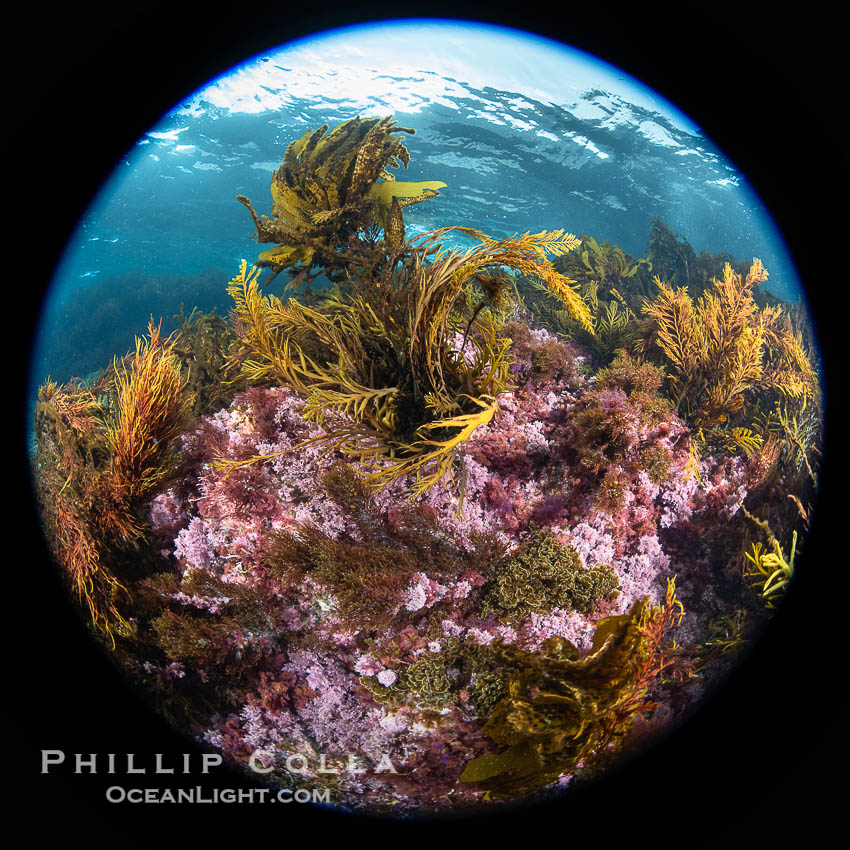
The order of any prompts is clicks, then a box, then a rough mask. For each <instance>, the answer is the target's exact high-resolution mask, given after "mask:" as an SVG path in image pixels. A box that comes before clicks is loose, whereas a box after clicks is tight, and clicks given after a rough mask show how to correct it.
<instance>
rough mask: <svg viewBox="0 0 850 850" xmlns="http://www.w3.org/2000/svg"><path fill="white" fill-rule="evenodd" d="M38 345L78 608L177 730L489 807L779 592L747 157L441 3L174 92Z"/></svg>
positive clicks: (810, 398) (802, 527)
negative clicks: (435, 12) (431, 11)
mask: <svg viewBox="0 0 850 850" xmlns="http://www.w3.org/2000/svg"><path fill="white" fill-rule="evenodd" d="M506 57H510V61H506ZM30 375H31V380H30V405H31V408H30V418H29V421H30V428H31V433H30V452H31V457H30V461H31V468H32V480H33V484H34V490H35V494H36V497H37V500H38V505H39V508H40V512H41V520H42V524H43V531H44V536H45V539H46V541H47V544H48V546H49V548H50V550H51V552H52V554H53V556H54V559H55V562H56V565H57V568H58V570H59V572H60V574H61V575H62V577H63V580H64V582H65V583H66V584H67V587H68V588H69V590H70V593H71V595H72V597H73V598H74V599H75V601H76V604H78V606H79V608H80V610H81V611H82V615H83V616H84V618H85V620H86V622H87V624H88V627H89V629H90V631H91V632H92V634H93V635H95V636H96V638H97V640H98V641H99V642H100V643H101V644H102V645H103V647H104V648H105V650H106V652H107V653H108V654H109V655H110V656H111V657H112V658H113V659H114V660H115V662H116V663H117V665H118V666H119V667H120V668H121V669H122V670H123V671H124V672H125V674H126V676H127V678H128V680H129V681H131V682H132V683H133V684H134V685H136V686H137V687H138V688H140V689H141V690H142V691H143V692H144V693H145V694H146V696H147V698H148V700H149V701H150V703H151V704H152V705H153V706H154V707H155V709H156V710H157V711H158V712H159V713H160V714H161V715H162V716H163V717H164V718H166V719H167V720H168V722H169V723H171V724H172V725H173V726H174V727H175V728H176V729H178V730H180V731H181V732H183V733H185V735H186V736H187V739H191V740H194V741H196V742H197V743H198V744H200V745H202V746H203V747H204V748H206V749H207V750H211V751H213V752H215V753H218V754H220V755H221V756H222V758H223V760H224V762H225V763H226V764H228V765H230V766H232V767H234V768H235V769H237V770H240V771H242V772H243V773H244V775H245V776H248V777H252V778H254V779H255V780H256V781H257V782H262V783H265V786H266V787H271V788H275V789H279V790H280V789H283V790H286V789H295V788H297V789H298V792H299V793H302V792H303V793H304V794H307V795H308V796H309V799H310V800H311V801H313V802H318V803H322V804H325V805H330V806H333V807H335V808H338V809H341V810H347V811H353V812H363V813H368V814H382V815H387V816H402V817H408V816H420V815H428V816H433V815H449V814H455V813H458V812H461V813H468V812H472V813H481V812H488V811H499V810H501V809H504V808H505V806H507V805H510V804H515V803H518V802H526V801H533V800H540V799H548V798H551V797H553V796H556V795H562V794H569V793H570V792H571V791H572V790H573V789H575V788H580V787H583V786H584V785H585V784H587V783H589V782H592V781H593V780H594V779H595V778H596V777H600V776H603V775H605V774H606V773H607V772H608V771H610V770H611V769H612V768H613V767H614V766H616V765H617V764H619V763H621V762H622V761H623V760H624V759H626V758H628V757H629V756H631V755H633V754H635V753H638V752H640V751H642V750H643V749H644V748H645V747H647V746H650V745H652V743H653V742H656V741H658V740H660V738H661V737H662V736H663V735H665V734H666V733H667V732H669V731H671V730H673V729H674V728H676V727H677V726H678V725H679V724H680V723H681V722H682V721H683V720H685V719H686V718H688V717H689V716H690V715H691V713H692V712H693V711H694V709H695V708H697V707H699V706H700V704H701V703H702V702H703V701H704V700H705V699H706V697H707V695H709V694H710V693H712V691H713V689H714V686H715V685H716V684H717V683H718V682H720V681H721V680H722V679H723V678H724V677H725V676H726V675H727V674H728V673H729V672H730V671H732V670H734V668H735V666H736V664H737V663H738V662H739V661H740V660H741V658H742V657H743V656H744V654H745V653H746V651H747V649H748V648H749V647H750V646H752V645H754V644H755V643H756V642H757V641H758V637H759V634H760V632H761V631H762V629H763V628H764V627H765V626H766V624H768V623H769V621H770V618H771V617H772V616H773V614H774V612H776V611H777V610H779V609H781V607H782V604H783V599H784V597H785V595H786V593H788V592H789V591H793V585H794V571H795V563H796V562H797V561H798V560H799V558H800V557H801V553H802V552H803V551H804V550H805V547H806V542H807V532H808V529H809V526H810V523H811V518H812V510H813V504H814V502H815V497H816V494H817V481H818V475H819V463H820V458H821V451H820V449H821V444H822V434H823V399H822V387H821V380H820V358H819V353H818V344H817V338H816V335H815V332H814V329H813V326H812V322H811V318H810V315H809V312H808V308H807V305H806V300H805V297H804V293H803V289H802V286H801V283H800V281H799V279H798V277H797V273H796V271H795V268H794V265H793V262H792V260H791V257H790V255H789V253H788V251H787V249H786V247H785V244H784V241H783V238H782V236H781V234H780V233H779V231H778V230H777V228H776V226H775V224H774V223H773V221H772V219H771V217H770V215H769V213H768V212H767V210H766V209H765V208H764V206H763V205H762V203H761V201H760V200H759V198H758V197H757V196H756V194H755V193H754V192H753V191H752V190H751V189H750V187H749V184H748V182H747V179H746V176H745V175H744V174H741V173H740V172H739V171H738V170H736V168H735V166H734V165H733V164H732V163H731V162H730V161H729V160H728V159H727V158H726V157H725V156H724V154H723V153H722V152H721V151H720V150H719V149H718V148H716V147H715V146H714V144H713V143H712V142H711V140H710V139H708V138H707V137H706V136H705V135H704V134H703V132H702V131H701V129H700V128H699V127H698V126H696V125H695V124H694V123H693V122H692V121H691V120H690V119H689V118H688V117H687V116H685V115H684V114H682V113H681V112H680V111H678V110H677V109H676V108H675V107H674V106H673V105H672V104H670V103H669V102H667V101H666V100H665V99H664V98H662V97H661V96H660V95H658V94H657V93H655V92H653V91H652V90H650V89H648V88H647V87H646V86H644V85H643V84H642V83H640V82H639V81H637V80H635V79H633V78H631V77H630V76H629V75H627V74H626V73H625V72H623V71H621V70H619V69H617V68H614V67H612V66H610V65H607V64H606V63H604V62H602V61H601V60H598V59H596V58H594V57H592V56H590V55H588V54H586V53H583V52H580V51H578V50H574V49H572V48H569V47H567V46H565V45H563V44H560V43H558V42H554V41H550V40H547V39H545V38H542V37H539V36H533V35H530V34H528V33H524V32H521V31H518V30H512V29H506V28H501V27H496V26H490V25H483V24H476V23H472V22H457V21H443V20H410V21H404V22H402V21H388V22H383V23H375V24H369V25H362V26H356V27H349V28H345V29H337V30H332V31H328V32H325V33H321V34H318V35H315V36H312V37H309V38H304V39H302V40H299V41H295V42H291V43H289V44H287V45H285V46H283V47H281V48H279V49H277V50H273V51H270V52H267V53H264V54H261V55H258V56H256V57H254V58H253V59H251V60H250V61H247V62H245V63H244V64H242V65H240V66H238V67H235V68H233V69H232V70H230V71H228V72H227V73H225V74H223V75H222V76H220V77H218V78H217V79H215V80H213V81H212V82H210V83H208V84H207V85H205V86H203V87H202V88H200V89H199V90H198V91H196V92H194V93H193V94H192V95H191V96H189V97H187V98H186V99H185V100H183V101H182V102H180V103H178V104H177V105H176V106H175V107H174V108H173V109H172V110H171V111H170V112H169V113H168V114H166V115H165V116H164V117H163V118H162V119H161V120H160V121H159V123H158V124H156V126H153V127H151V128H150V129H149V131H148V132H147V133H145V134H144V135H143V136H142V137H141V138H140V139H138V141H137V143H136V144H135V145H134V147H133V148H132V150H130V151H129V152H128V153H127V154H126V156H125V157H124V159H123V160H122V162H121V163H120V164H119V165H118V166H117V167H116V169H115V171H114V173H113V174H112V176H111V177H110V178H109V180H108V181H107V182H106V183H105V184H104V186H103V188H102V189H101V191H100V193H99V194H98V195H97V197H96V198H95V199H94V201H93V202H92V204H91V206H90V207H89V209H88V210H87V212H86V214H85V216H84V218H83V219H82V220H81V221H80V223H79V226H78V228H77V230H76V231H75V233H74V235H73V237H72V239H71V240H70V242H69V243H68V245H67V248H66V250H65V252H64V255H63V257H62V260H61V263H60V264H59V266H58V267H57V269H56V272H55V275H54V279H53V282H52V285H51V288H50V290H49V292H48V294H47V298H46V300H45V303H44V305H43V309H42V315H41V320H40V325H39V332H38V336H37V340H36V345H35V348H34V350H33V354H32V361H31V364H30Z"/></svg>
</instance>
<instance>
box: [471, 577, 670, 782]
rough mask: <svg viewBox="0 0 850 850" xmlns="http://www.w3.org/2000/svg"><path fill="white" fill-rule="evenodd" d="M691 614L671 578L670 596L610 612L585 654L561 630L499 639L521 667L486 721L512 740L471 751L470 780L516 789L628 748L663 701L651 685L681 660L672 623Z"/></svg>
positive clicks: (489, 729)
mask: <svg viewBox="0 0 850 850" xmlns="http://www.w3.org/2000/svg"><path fill="white" fill-rule="evenodd" d="M682 616H683V611H682V606H681V604H680V603H679V602H678V600H677V599H676V594H675V585H674V583H673V581H672V580H671V581H670V582H669V583H668V588H667V596H666V598H665V600H664V601H663V602H662V603H661V605H659V606H650V604H649V601H648V600H647V599H643V600H640V601H638V602H636V603H635V604H634V606H633V607H632V610H631V611H630V612H629V614H626V615H622V616H614V617H606V618H605V619H603V620H600V621H599V623H598V624H597V626H596V631H595V633H594V636H593V645H592V647H591V649H590V651H589V652H588V653H587V654H586V655H585V656H583V657H580V655H579V652H578V650H577V649H576V648H575V647H574V646H573V645H572V644H571V643H570V642H569V641H567V640H565V639H563V638H557V637H556V638H550V639H549V640H548V641H547V643H546V644H545V645H544V648H543V650H542V651H541V652H533V653H532V652H524V651H523V650H520V649H517V648H516V647H514V646H511V645H507V646H505V645H501V644H499V643H498V642H497V643H495V644H494V649H495V652H496V653H497V654H498V655H499V656H500V657H501V658H502V660H503V662H504V663H506V664H507V665H508V666H509V667H510V668H513V669H515V670H516V671H518V672H514V673H512V674H511V675H510V678H509V680H508V684H507V695H506V696H504V697H503V698H502V699H500V700H499V701H498V702H497V703H496V705H495V707H494V709H493V712H492V714H491V715H490V717H489V718H488V720H487V722H486V723H485V725H484V731H485V733H486V734H487V735H488V736H489V737H490V738H491V739H492V740H493V741H494V742H495V743H496V744H497V745H499V746H500V747H502V748H503V749H502V750H501V752H499V753H496V754H492V755H489V754H488V755H483V756H479V757H478V758H475V759H473V760H472V761H470V762H469V763H468V764H467V766H466V769H465V770H464V772H463V774H462V776H461V780H462V781H464V782H477V783H479V785H480V787H481V788H483V789H485V790H487V791H489V792H490V793H491V794H492V795H493V796H496V797H501V798H510V797H515V796H518V795H522V794H525V793H528V792H531V791H536V790H539V789H541V788H543V787H544V786H546V785H548V784H550V783H552V782H554V781H556V780H557V779H558V778H559V777H560V776H561V775H562V774H565V773H569V772H570V771H574V770H575V769H576V768H577V767H578V766H581V767H582V768H583V769H587V768H592V767H593V764H594V762H595V761H597V760H599V759H601V758H604V757H606V756H607V755H609V754H610V752H611V751H614V750H616V749H618V748H619V747H620V746H621V745H622V743H623V741H624V739H625V736H626V735H627V733H628V732H629V730H630V728H631V725H632V721H633V720H634V717H635V716H636V715H637V714H638V713H639V712H646V713H649V712H651V711H653V710H654V708H655V707H656V704H655V703H654V702H653V701H652V698H651V688H652V687H653V685H654V684H656V683H657V682H658V681H659V680H660V678H661V676H662V674H663V673H664V671H665V670H666V669H667V668H668V667H669V666H670V664H671V663H672V660H673V653H674V651H675V644H674V643H673V642H672V641H671V638H670V635H669V633H670V631H671V629H673V628H675V627H676V626H678V624H679V623H680V622H681V619H682Z"/></svg>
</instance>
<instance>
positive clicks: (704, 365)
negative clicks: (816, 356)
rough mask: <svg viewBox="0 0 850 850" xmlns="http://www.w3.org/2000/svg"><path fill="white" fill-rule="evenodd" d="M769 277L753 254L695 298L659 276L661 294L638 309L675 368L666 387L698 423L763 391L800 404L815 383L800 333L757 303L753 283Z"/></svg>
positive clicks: (719, 418) (714, 421)
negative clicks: (746, 264)
mask: <svg viewBox="0 0 850 850" xmlns="http://www.w3.org/2000/svg"><path fill="white" fill-rule="evenodd" d="M766 279H767V272H766V271H765V270H764V268H763V266H762V264H761V262H760V261H759V260H758V259H754V260H753V264H752V266H751V267H750V270H749V272H748V273H747V275H746V277H744V276H742V275H739V274H738V273H736V272H735V271H734V270H733V269H732V267H731V266H730V265H729V264H728V263H727V264H726V265H725V266H724V270H723V277H722V278H721V279H715V280H714V281H713V286H712V289H711V290H708V291H706V292H705V294H704V295H702V296H701V297H700V298H699V299H698V300H697V302H696V303H695V302H694V301H693V299H692V298H691V297H690V295H688V292H687V288H686V287H680V288H677V289H673V288H672V287H670V286H668V285H667V284H665V283H663V282H662V281H661V280H660V279H658V278H656V284H657V287H658V294H657V295H656V297H655V298H654V299H652V300H647V301H646V302H645V304H644V307H643V310H644V313H646V314H647V315H648V316H649V317H650V318H652V319H653V320H654V341H655V344H656V345H657V346H658V348H660V349H661V352H662V353H663V354H664V357H665V359H666V362H667V364H668V365H669V367H670V368H671V369H672V374H671V376H670V392H671V395H672V397H673V399H674V401H675V403H676V406H677V408H678V410H679V411H680V412H681V413H682V414H683V415H685V416H687V417H688V419H689V420H690V421H691V422H692V423H693V424H694V425H696V426H698V427H700V426H708V427H710V426H716V425H722V424H725V423H727V422H728V420H729V417H730V416H731V415H732V414H735V413H737V412H739V411H742V410H743V408H744V407H745V404H746V403H747V401H752V397H753V396H754V395H755V394H757V393H760V392H762V391H764V390H775V391H776V392H778V393H779V394H781V395H782V396H785V397H790V398H793V399H797V400H799V401H800V402H801V403H805V401H806V400H807V399H811V398H813V397H814V396H816V395H817V392H818V390H817V381H816V376H815V373H814V370H813V369H812V367H811V364H810V361H809V356H808V353H807V352H806V351H805V350H804V349H803V347H802V343H801V341H800V338H799V337H798V336H796V335H795V334H793V333H790V332H789V331H788V329H787V328H786V327H784V326H783V325H782V323H781V322H780V316H781V314H782V311H781V309H780V308H778V307H765V308H762V309H759V308H758V307H757V306H756V304H755V301H754V300H753V288H754V287H755V286H756V285H757V284H758V283H761V282H763V281H764V280H766Z"/></svg>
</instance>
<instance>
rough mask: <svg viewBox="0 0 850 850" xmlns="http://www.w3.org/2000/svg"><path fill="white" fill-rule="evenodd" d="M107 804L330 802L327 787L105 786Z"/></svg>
mask: <svg viewBox="0 0 850 850" xmlns="http://www.w3.org/2000/svg"><path fill="white" fill-rule="evenodd" d="M106 800H107V802H109V803H147V804H163V803H165V804H168V803H183V804H187V803H188V804H213V805H217V804H221V803H224V804H229V803H284V804H287V803H329V802H330V791H329V790H328V789H327V788H312V789H308V788H295V789H292V788H281V789H279V790H273V789H270V788H201V787H200V786H197V787H195V788H124V787H123V786H121V785H112V786H110V787H109V788H107V789H106Z"/></svg>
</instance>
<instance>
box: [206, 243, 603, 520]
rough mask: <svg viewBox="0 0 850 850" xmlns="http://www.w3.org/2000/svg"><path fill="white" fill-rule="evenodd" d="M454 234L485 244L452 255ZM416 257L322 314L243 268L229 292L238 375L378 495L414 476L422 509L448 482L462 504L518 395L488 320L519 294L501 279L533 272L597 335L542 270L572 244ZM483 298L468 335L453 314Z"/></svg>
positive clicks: (412, 485)
mask: <svg viewBox="0 0 850 850" xmlns="http://www.w3.org/2000/svg"><path fill="white" fill-rule="evenodd" d="M454 229H457V230H460V231H462V232H464V233H466V234H467V235H471V236H473V237H475V238H477V239H478V240H479V242H480V243H481V244H479V245H478V246H477V247H473V248H470V249H468V250H466V251H457V250H454V251H447V250H444V249H443V247H442V245H441V244H440V243H439V241H438V240H439V239H440V237H441V236H442V235H443V234H445V233H447V232H449V231H450V230H454ZM410 244H411V252H410V256H409V258H408V259H407V260H406V261H405V262H404V263H402V264H401V266H400V267H399V268H398V270H396V271H395V272H394V274H393V275H392V276H390V277H388V278H385V279H384V285H382V284H381V283H380V282H376V281H374V280H373V279H371V278H369V279H367V280H361V279H359V278H358V277H356V276H355V275H352V276H351V278H350V280H349V287H348V292H347V293H345V294H342V293H337V294H335V295H333V296H331V297H330V298H328V299H326V301H325V302H324V303H323V304H322V306H321V307H319V308H315V309H314V308H312V307H308V306H306V305H304V304H301V303H300V302H298V301H297V300H295V299H290V300H289V301H287V302H286V303H284V302H283V301H281V299H279V298H277V297H276V296H274V295H268V296H263V295H261V294H260V291H259V285H258V272H257V270H256V269H254V270H252V271H248V268H247V263H246V262H245V261H243V263H242V266H241V270H240V273H239V275H237V276H236V277H235V278H234V279H233V280H232V281H231V283H230V286H229V292H230V294H231V296H232V297H233V299H234V302H235V309H234V311H233V319H234V327H235V330H236V333H237V336H238V338H239V343H238V346H237V350H236V352H235V353H234V356H233V363H234V364H236V365H239V367H240V369H241V372H240V377H241V378H242V379H245V380H247V381H249V382H251V383H260V382H275V383H278V384H281V385H283V386H286V387H289V388H290V389H292V390H294V391H295V392H297V393H298V394H299V395H301V396H302V397H303V398H304V400H305V407H304V415H305V417H306V418H308V419H311V420H312V421H314V422H316V424H318V425H320V426H322V428H323V429H324V431H325V433H324V434H322V435H320V436H318V437H315V438H313V439H312V440H311V441H310V442H311V443H314V442H318V443H321V444H322V445H323V446H324V448H325V449H326V451H328V452H332V451H339V452H341V453H342V454H344V455H346V456H348V457H351V458H352V459H353V460H354V461H355V462H356V463H358V464H359V465H360V466H361V468H362V471H363V472H364V474H365V477H366V479H367V481H369V482H371V483H372V484H373V485H374V486H376V487H382V486H385V485H387V484H390V483H392V482H394V481H397V480H399V479H401V478H404V477H407V478H408V490H409V492H410V493H411V494H412V495H413V496H416V495H419V494H421V493H423V492H425V491H426V490H428V489H430V488H431V487H433V486H434V485H435V484H437V483H438V482H440V481H442V482H444V483H445V484H446V486H448V487H449V488H450V489H452V490H454V491H457V492H458V495H459V502H460V504H462V500H463V492H462V489H463V488H462V477H458V476H457V474H456V470H455V461H456V458H457V451H458V449H459V448H460V446H461V445H462V444H463V443H464V442H465V441H466V440H467V439H469V437H470V436H471V435H472V433H473V432H474V431H475V430H476V429H477V428H479V427H482V426H486V425H487V424H488V423H489V422H490V421H491V420H492V419H493V416H494V415H495V413H496V411H497V410H498V401H497V397H498V395H499V394H500V393H501V392H504V391H505V390H506V389H507V388H508V376H509V367H510V364H511V358H510V340H509V339H503V338H501V337H499V335H498V330H497V326H496V323H495V321H494V318H493V314H492V312H491V311H492V310H500V309H502V308H503V306H504V305H503V304H502V302H503V301H504V300H505V299H506V298H508V297H509V294H510V290H509V287H508V286H507V284H506V283H505V282H504V281H502V280H501V279H500V278H499V276H498V274H496V272H497V271H498V270H499V269H502V268H505V267H507V268H509V269H512V270H515V271H520V272H522V273H523V274H535V273H536V274H537V275H538V276H539V277H540V278H541V280H544V281H548V284H549V286H550V289H551V291H553V292H559V293H560V294H561V297H562V303H565V304H566V305H567V307H568V309H572V310H574V312H575V314H576V316H577V317H578V318H579V319H580V320H582V321H585V322H588V323H589V322H590V314H589V311H588V310H587V307H586V305H585V304H584V302H583V301H582V300H581V299H580V298H579V296H578V295H577V294H576V293H575V292H574V290H573V289H572V288H571V286H570V282H569V281H568V280H566V279H565V278H562V277H561V276H560V275H558V274H557V273H556V272H555V271H554V270H553V269H552V266H551V263H549V261H548V260H546V259H545V257H546V255H547V254H549V253H555V254H557V253H559V252H564V251H568V250H571V248H572V247H574V245H575V238H574V237H573V236H571V235H570V234H568V233H565V232H564V231H562V230H561V231H551V232H541V233H537V234H528V233H526V234H523V235H522V236H514V237H510V238H507V239H501V240H496V239H492V238H490V237H489V236H487V235H486V234H483V233H480V232H479V231H475V230H472V229H470V228H442V229H440V230H436V231H432V232H430V233H426V234H423V235H422V236H421V237H419V238H418V239H417V240H414V241H413V243H410ZM473 286H480V287H481V291H482V292H483V293H484V301H483V302H482V303H481V304H480V305H479V306H478V307H476V308H475V309H474V311H473V313H472V316H471V318H469V319H468V320H465V321H464V323H463V326H461V325H460V324H459V323H458V317H457V314H456V308H457V307H458V305H460V304H464V303H466V302H467V301H468V300H469V292H470V289H471V287H473ZM570 305H572V306H570ZM485 306H486V307H487V308H488V309H486V310H484V309H482V308H483V307H485ZM461 312H462V311H461ZM461 327H463V328H464V329H463V332H462V333H461ZM458 337H460V339H458ZM303 445H305V444H301V445H300V446H298V447H295V448H299V447H301V446H303ZM291 450H292V449H290V451H291ZM267 459H268V458H266V457H263V458H260V457H258V458H255V459H249V460H248V461H244V460H243V461H228V460H225V459H221V460H220V461H219V462H218V463H219V466H220V468H225V469H226V468H233V467H236V466H240V465H244V464H245V463H250V462H254V461H259V460H267Z"/></svg>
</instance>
